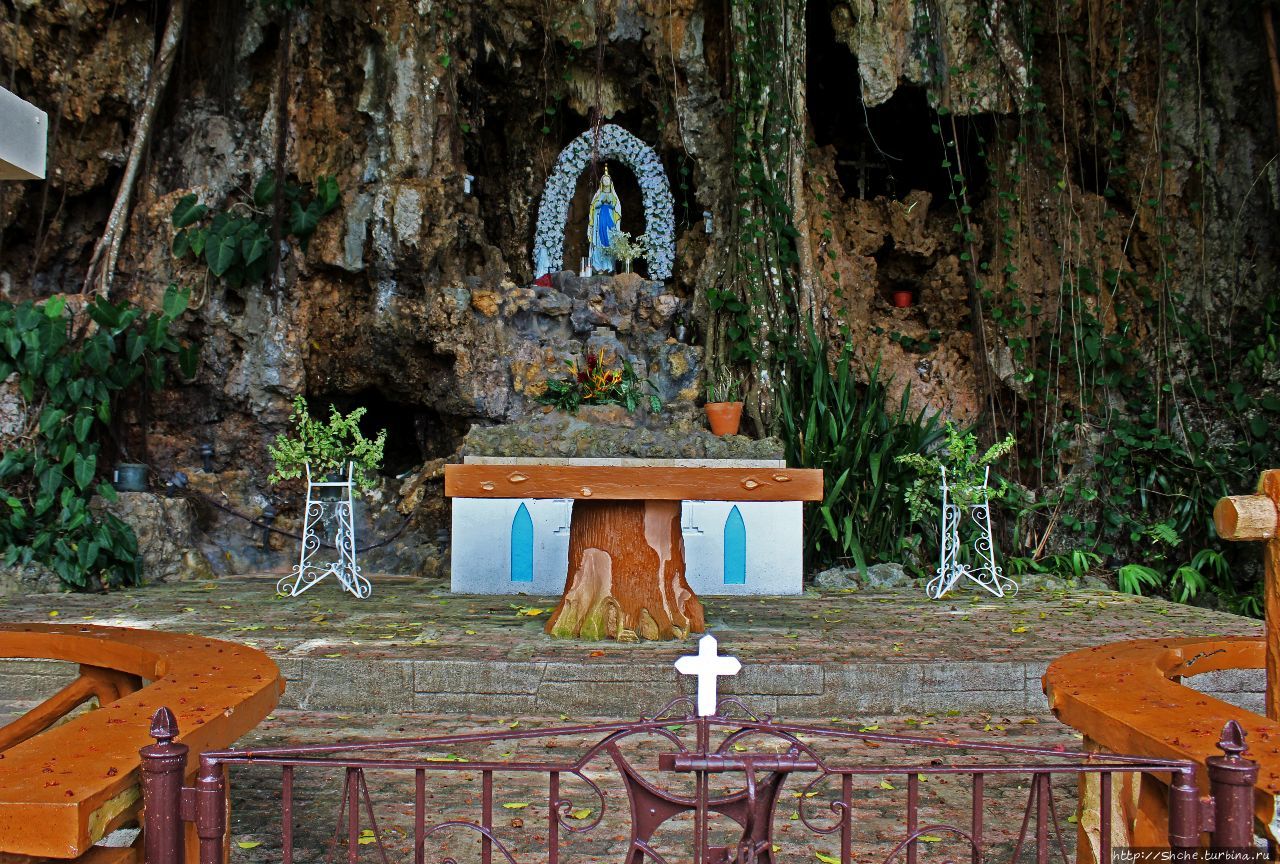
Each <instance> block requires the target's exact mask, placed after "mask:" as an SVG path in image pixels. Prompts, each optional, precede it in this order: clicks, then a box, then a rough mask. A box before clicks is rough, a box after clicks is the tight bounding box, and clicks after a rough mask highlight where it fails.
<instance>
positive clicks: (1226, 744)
mask: <svg viewBox="0 0 1280 864" xmlns="http://www.w3.org/2000/svg"><path fill="white" fill-rule="evenodd" d="M1244 738H1245V735H1244V729H1242V728H1241V727H1240V724H1239V723H1237V722H1236V721H1235V720H1228V721H1227V724H1226V725H1225V726H1223V727H1222V738H1221V739H1219V741H1218V749H1219V750H1221V751H1222V752H1223V753H1225V754H1226V756H1227V758H1228V759H1230V760H1232V761H1235V760H1238V759H1239V758H1240V754H1241V753H1243V752H1244V751H1245V747H1246V745H1245V743H1244Z"/></svg>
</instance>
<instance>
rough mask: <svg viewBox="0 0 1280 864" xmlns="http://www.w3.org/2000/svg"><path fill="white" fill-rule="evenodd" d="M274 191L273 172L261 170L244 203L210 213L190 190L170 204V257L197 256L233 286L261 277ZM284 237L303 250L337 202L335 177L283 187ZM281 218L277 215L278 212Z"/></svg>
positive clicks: (267, 263)
mask: <svg viewBox="0 0 1280 864" xmlns="http://www.w3.org/2000/svg"><path fill="white" fill-rule="evenodd" d="M275 196H276V179H275V174H274V173H272V172H267V173H266V174H265V175H263V177H262V178H261V179H260V180H259V181H258V182H257V184H255V185H254V187H253V195H252V198H251V200H250V201H249V202H237V203H235V204H233V205H231V206H230V207H228V208H227V210H225V211H223V212H218V213H212V214H211V211H210V210H209V208H208V207H207V206H206V205H204V204H201V203H200V201H199V199H198V198H197V196H196V195H195V193H191V194H189V195H184V196H182V198H180V199H179V200H178V203H177V204H175V205H174V208H173V213H172V216H171V221H172V222H173V227H174V229H175V230H176V233H175V234H174V236H173V255H174V257H175V258H189V259H191V260H193V261H203V262H204V264H205V265H206V266H207V267H208V268H209V272H210V273H211V274H212V275H213V276H215V277H217V278H219V279H224V280H226V282H227V284H228V285H230V286H232V287H233V288H238V287H240V286H241V285H245V284H253V283H256V282H261V281H262V280H263V279H264V278H265V277H266V275H267V268H268V267H269V266H270V263H271V255H270V254H269V253H270V251H271V230H272V224H271V223H272V218H271V208H272V206H273V202H274V201H275ZM283 199H284V204H285V206H286V207H287V208H288V218H287V219H285V220H284V223H283V224H284V228H285V236H287V237H293V238H295V239H296V240H297V241H298V243H299V245H300V246H301V247H302V249H303V250H304V251H305V250H306V248H307V245H308V243H309V242H310V241H311V235H312V234H314V233H315V231H316V227H317V226H318V225H319V224H320V220H321V219H322V218H324V216H325V215H327V214H328V213H330V212H332V211H333V209H334V208H335V207H336V206H337V205H338V182H337V180H335V179H334V178H333V177H326V176H320V177H318V178H316V182H315V184H314V186H313V187H312V188H311V190H310V192H308V191H307V190H304V189H303V188H302V187H301V186H298V185H297V184H296V183H292V182H287V181H286V183H285V187H284V195H283ZM282 218H283V217H282Z"/></svg>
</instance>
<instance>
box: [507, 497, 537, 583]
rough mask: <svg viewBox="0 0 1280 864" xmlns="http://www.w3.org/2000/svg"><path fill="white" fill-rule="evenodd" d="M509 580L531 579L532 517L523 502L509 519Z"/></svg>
mask: <svg viewBox="0 0 1280 864" xmlns="http://www.w3.org/2000/svg"><path fill="white" fill-rule="evenodd" d="M511 581H512V582H532V581H533V519H531V518H530V517H529V508H528V507H526V506H524V504H523V502H522V503H521V504H520V509H519V510H517V511H516V515H515V518H513V519H512V520H511Z"/></svg>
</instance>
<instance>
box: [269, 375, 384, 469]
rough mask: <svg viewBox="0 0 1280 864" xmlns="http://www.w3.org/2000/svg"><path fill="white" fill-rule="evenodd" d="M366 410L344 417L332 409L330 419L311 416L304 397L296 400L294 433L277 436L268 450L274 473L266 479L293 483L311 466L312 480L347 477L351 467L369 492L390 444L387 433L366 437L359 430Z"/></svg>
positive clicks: (292, 414) (382, 431) (292, 413)
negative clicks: (330, 476) (291, 481)
mask: <svg viewBox="0 0 1280 864" xmlns="http://www.w3.org/2000/svg"><path fill="white" fill-rule="evenodd" d="M366 410H367V409H365V408H357V409H355V410H354V411H352V412H351V413H350V414H343V413H342V412H341V411H339V410H338V409H337V408H336V407H334V406H333V405H330V406H329V419H328V420H324V419H318V418H315V417H312V416H311V413H310V411H309V410H308V409H307V400H306V399H304V398H303V397H301V396H295V397H294V399H293V410H292V411H291V412H290V413H289V420H290V422H292V423H293V430H292V432H291V433H281V434H280V435H277V436H276V440H275V443H274V444H271V445H269V446H268V447H267V452H268V453H270V454H271V461H272V463H273V464H274V465H275V471H274V472H273V473H272V474H271V476H269V477H268V478H267V479H268V481H270V482H271V483H279V482H280V481H281V480H294V479H297V478H299V477H301V476H303V472H304V471H305V470H306V469H307V468H308V467H309V468H310V470H311V475H312V477H316V478H319V477H324V476H326V475H330V474H338V475H345V474H346V471H347V466H348V465H350V466H351V478H352V481H353V482H354V483H355V484H356V485H357V486H359V487H361V488H364V489H368V488H370V487H372V486H373V485H374V479H373V477H372V476H370V475H372V474H374V473H375V472H377V470H378V468H380V467H381V466H382V451H383V448H384V447H385V446H386V443H387V430H386V429H382V430H379V432H378V435H377V437H376V438H366V437H365V436H364V434H363V433H362V432H361V431H360V418H362V417H364V415H365V412H366Z"/></svg>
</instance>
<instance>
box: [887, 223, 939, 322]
mask: <svg viewBox="0 0 1280 864" xmlns="http://www.w3.org/2000/svg"><path fill="white" fill-rule="evenodd" d="M874 257H875V259H876V293H878V294H879V295H880V298H881V299H882V300H884V302H885V303H887V304H889V305H890V306H896V305H897V304H896V303H894V294H896V293H897V292H899V291H909V292H911V303H910V304H909V305H910V306H911V307H912V308H914V307H916V306H919V305H920V304H921V303H924V302H926V301H927V300H928V298H927V297H924V296H922V295H923V292H922V291H921V290H920V289H921V286H922V285H923V284H924V277H925V275H926V274H927V272H928V271H929V269H930V268H931V267H932V266H933V259H932V258H928V257H924V256H921V255H913V254H910V253H908V252H904V251H902V250H901V249H897V248H895V246H894V243H893V240H892V239H888V240H886V241H885V244H884V246H883V247H882V248H881V249H880V250H879V251H877V252H876V253H875V255H874Z"/></svg>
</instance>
